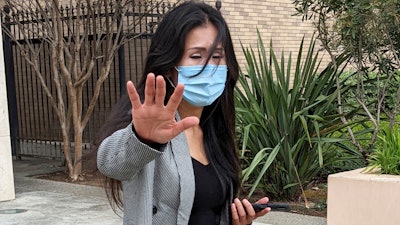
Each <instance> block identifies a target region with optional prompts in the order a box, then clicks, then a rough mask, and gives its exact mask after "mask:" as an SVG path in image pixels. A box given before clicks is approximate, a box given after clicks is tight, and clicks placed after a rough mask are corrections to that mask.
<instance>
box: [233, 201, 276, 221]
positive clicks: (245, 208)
mask: <svg viewBox="0 0 400 225" xmlns="http://www.w3.org/2000/svg"><path fill="white" fill-rule="evenodd" d="M268 201H269V199H268V198H267V197H264V198H261V199H260V200H258V201H257V202H255V203H260V204H265V203H268ZM270 211H271V208H265V209H263V210H261V211H259V212H257V213H256V212H255V211H254V209H253V206H252V205H251V203H250V202H249V201H248V200H247V199H243V200H242V201H240V200H239V199H238V198H235V199H234V201H233V203H232V204H231V213H232V224H233V225H246V224H251V223H252V222H253V220H254V219H256V218H257V217H260V216H264V215H265V214H267V213H269V212H270Z"/></svg>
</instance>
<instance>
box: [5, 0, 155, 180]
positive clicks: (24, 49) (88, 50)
mask: <svg viewBox="0 0 400 225" xmlns="http://www.w3.org/2000/svg"><path fill="white" fill-rule="evenodd" d="M139 1H140V0H139ZM142 1H143V2H146V1H145V0H142ZM64 2H65V1H64ZM134 2H135V1H134V0H115V1H111V0H98V1H96V2H93V1H92V0H70V1H69V7H68V9H67V8H62V7H61V6H60V1H58V0H49V1H42V0H24V1H21V0H6V5H8V6H9V10H5V12H3V13H5V14H6V16H8V18H9V19H11V20H12V21H13V23H14V24H15V25H16V26H17V27H18V30H19V35H20V36H22V37H23V38H22V40H21V38H17V36H16V34H15V33H13V32H12V31H11V30H10V29H9V27H6V26H4V25H3V31H4V32H5V33H6V34H7V35H8V36H9V37H10V38H11V40H13V41H14V42H15V43H16V44H17V47H18V49H19V50H20V51H21V55H22V56H23V58H24V59H25V60H26V61H27V63H28V64H29V65H30V66H31V68H32V70H33V71H34V73H35V75H36V77H37V79H38V80H39V82H40V84H41V86H42V88H43V91H44V92H45V93H46V96H47V97H48V99H49V102H50V104H51V106H52V108H53V110H54V112H55V114H56V115H57V118H58V120H59V124H60V126H61V130H62V137H63V147H64V155H65V160H66V164H67V168H68V172H69V178H70V179H71V180H72V181H75V180H77V179H78V178H79V176H80V174H81V172H82V155H83V154H82V144H83V143H82V142H83V141H82V140H83V139H82V137H83V131H84V129H85V127H86V125H87V124H88V122H89V119H90V117H91V115H92V113H93V109H94V107H95V105H96V102H97V100H98V97H99V93H100V91H101V86H102V84H103V82H104V81H105V80H106V79H107V77H108V75H109V73H110V68H111V65H112V63H113V60H114V58H115V56H116V54H117V53H118V49H119V48H120V47H121V46H122V45H123V44H124V43H125V42H127V41H128V40H130V39H133V38H136V37H137V36H138V35H141V34H138V35H131V34H132V32H130V29H132V28H130V27H123V23H121V22H120V21H121V18H122V15H124V13H125V12H126V11H127V10H128V8H129V7H128V6H129V5H130V4H133V3H134ZM136 2H138V0H136ZM161 3H162V2H158V3H157V4H161ZM130 8H132V7H130ZM21 9H23V10H28V12H29V13H23V14H21V13H20V10H21ZM100 17H101V18H102V19H99V18H100ZM24 21H25V22H24ZM26 21H31V22H32V21H34V23H30V25H29V26H27V25H26ZM137 23H141V20H140V18H139V19H138V20H137V21H135V22H134V23H131V24H132V26H135V25H136V24H137ZM145 32H147V31H143V32H142V33H145ZM32 35H33V36H34V37H35V38H36V39H37V40H40V47H39V50H38V48H37V45H36V47H34V46H33V43H32V41H31V39H30V38H31V37H32ZM20 36H19V37H20ZM43 49H45V51H46V52H47V54H49V55H50V65H51V74H52V84H50V85H53V86H54V87H55V89H56V91H55V94H54V93H52V91H51V90H50V85H49V84H48V83H46V79H45V76H44V74H43V73H42V72H41V70H40V63H41V62H39V60H38V59H39V57H38V54H39V52H41V51H43ZM95 68H96V72H97V74H96V76H93V75H94V72H95V71H94V70H95ZM89 79H95V84H94V87H93V90H94V91H93V95H92V96H91V98H90V101H89V103H88V105H87V106H86V105H84V101H83V90H84V87H85V85H86V84H87V81H88V80H89ZM71 128H72V130H71ZM71 131H72V132H71ZM71 133H72V135H71ZM72 136H73V137H72ZM71 143H74V145H71ZM71 146H73V148H71ZM72 153H73V154H72Z"/></svg>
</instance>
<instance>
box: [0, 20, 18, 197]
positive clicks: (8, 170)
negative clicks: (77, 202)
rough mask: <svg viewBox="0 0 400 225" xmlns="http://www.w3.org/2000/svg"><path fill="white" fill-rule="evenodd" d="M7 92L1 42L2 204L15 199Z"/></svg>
mask: <svg viewBox="0 0 400 225" xmlns="http://www.w3.org/2000/svg"><path fill="white" fill-rule="evenodd" d="M0 22H1V18H0ZM0 40H2V34H1V33H0ZM6 90H7V88H6V74H5V69H4V57H3V43H2V42H0V124H1V126H0V202H1V201H7V200H11V199H14V198H15V191H14V177H13V167H12V157H11V139H10V127H9V122H8V121H9V120H8V104H7V92H6Z"/></svg>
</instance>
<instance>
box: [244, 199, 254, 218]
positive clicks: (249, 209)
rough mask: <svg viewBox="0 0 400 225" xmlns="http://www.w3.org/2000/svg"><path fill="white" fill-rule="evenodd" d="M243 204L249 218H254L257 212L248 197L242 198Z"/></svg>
mask: <svg viewBox="0 0 400 225" xmlns="http://www.w3.org/2000/svg"><path fill="white" fill-rule="evenodd" d="M242 205H243V207H244V209H245V210H246V213H247V219H251V220H253V218H254V217H255V215H256V212H255V211H254V209H253V206H252V205H251V203H250V202H249V201H248V200H247V199H243V200H242ZM249 217H250V218H249Z"/></svg>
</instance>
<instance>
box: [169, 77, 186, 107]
mask: <svg viewBox="0 0 400 225" xmlns="http://www.w3.org/2000/svg"><path fill="white" fill-rule="evenodd" d="M183 89H184V86H183V84H178V85H176V87H175V90H174V93H172V95H171V97H170V98H169V100H168V104H167V106H166V109H167V110H168V111H169V112H172V113H174V112H175V111H176V109H177V108H178V106H179V104H180V103H181V101H182V95H183Z"/></svg>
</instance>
